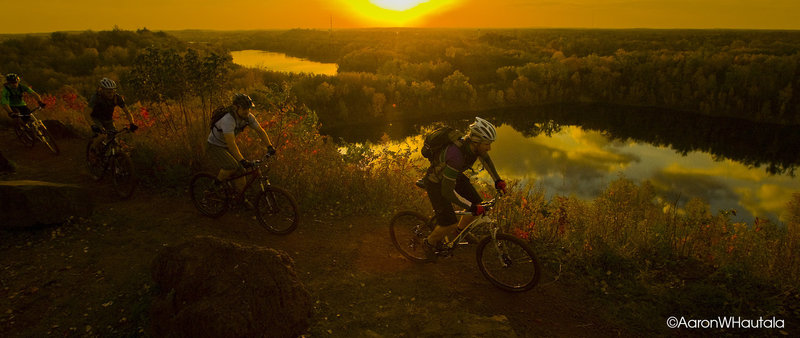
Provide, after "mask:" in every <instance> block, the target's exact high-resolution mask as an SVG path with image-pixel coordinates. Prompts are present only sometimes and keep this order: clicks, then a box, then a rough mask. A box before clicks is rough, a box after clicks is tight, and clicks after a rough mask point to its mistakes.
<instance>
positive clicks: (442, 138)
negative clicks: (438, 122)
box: [421, 117, 506, 259]
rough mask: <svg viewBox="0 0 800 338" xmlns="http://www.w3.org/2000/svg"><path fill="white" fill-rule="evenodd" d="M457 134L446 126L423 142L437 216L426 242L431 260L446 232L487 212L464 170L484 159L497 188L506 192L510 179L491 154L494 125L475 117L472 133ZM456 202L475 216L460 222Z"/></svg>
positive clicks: (427, 179)
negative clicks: (499, 168) (507, 179)
mask: <svg viewBox="0 0 800 338" xmlns="http://www.w3.org/2000/svg"><path fill="white" fill-rule="evenodd" d="M457 135H459V133H458V132H454V131H453V130H452V129H446V128H442V129H439V130H437V131H435V132H433V133H432V134H431V135H429V136H428V137H427V138H426V140H425V143H426V144H425V145H423V156H425V157H428V158H429V160H431V166H430V168H428V170H427V172H426V175H425V177H424V178H423V179H422V182H421V183H422V185H423V186H424V188H425V190H426V191H427V192H428V198H429V199H430V201H431V205H432V206H433V209H434V211H435V213H436V218H437V226H436V228H435V229H434V230H433V232H431V234H430V235H429V236H428V238H426V239H425V240H424V241H423V245H424V249H425V253H426V255H427V256H428V258H431V259H435V258H436V256H435V251H436V247H437V246H438V245H440V244H441V242H442V240H443V239H444V236H445V235H447V234H449V233H453V232H455V230H458V231H461V230H462V229H463V228H464V227H466V226H467V225H468V224H469V223H470V222H472V220H473V219H474V218H475V216H479V215H481V214H483V213H484V209H483V206H482V205H481V204H480V203H481V202H483V200H482V199H481V197H480V195H479V194H478V192H477V191H476V190H475V187H473V186H472V184H471V183H470V181H469V178H467V176H466V175H464V171H466V170H467V169H469V168H471V167H472V165H473V164H474V163H475V161H476V160H480V161H481V163H483V166H484V168H486V169H487V171H488V172H489V175H490V176H491V177H492V179H493V180H494V182H495V188H496V189H498V190H501V191H503V192H505V190H506V182H505V181H503V180H502V179H500V175H498V174H497V170H496V169H495V167H494V164H493V163H492V160H491V158H490V157H489V151H490V150H491V149H492V142H494V140H495V138H496V136H497V131H496V130H495V127H494V125H492V124H491V123H489V121H486V120H484V119H482V118H480V117H475V122H474V123H472V124H470V125H469V132H468V133H467V134H466V135H464V136H463V137H457ZM454 204H455V205H457V206H459V207H461V208H464V209H467V210H469V211H470V212H471V213H472V216H462V217H461V220H460V221H459V220H458V219H457V217H456V214H455V210H454V209H453V205H454Z"/></svg>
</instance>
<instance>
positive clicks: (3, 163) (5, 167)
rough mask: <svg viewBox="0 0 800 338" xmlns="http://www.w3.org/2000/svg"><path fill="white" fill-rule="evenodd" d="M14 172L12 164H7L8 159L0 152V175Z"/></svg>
mask: <svg viewBox="0 0 800 338" xmlns="http://www.w3.org/2000/svg"><path fill="white" fill-rule="evenodd" d="M14 170H16V168H14V164H13V163H11V162H9V161H8V159H7V158H6V157H5V156H3V152H2V151H0V173H9V172H13V171H14Z"/></svg>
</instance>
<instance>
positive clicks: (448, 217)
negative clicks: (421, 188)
mask: <svg viewBox="0 0 800 338" xmlns="http://www.w3.org/2000/svg"><path fill="white" fill-rule="evenodd" d="M426 180H427V178H426ZM425 183H426V186H425V190H427V191H428V198H429V199H430V200H431V205H432V206H433V210H434V212H435V213H436V221H437V223H438V224H439V225H441V226H449V225H453V224H456V223H457V222H458V217H457V216H456V212H455V209H453V204H452V203H451V202H450V201H448V200H447V199H445V198H444V196H442V183H441V182H439V183H433V182H431V181H430V180H428V181H427V182H425ZM455 190H456V194H458V195H459V196H461V197H464V198H466V199H467V200H468V201H470V202H472V203H480V202H483V199H481V195H480V194H478V191H477V190H475V187H474V186H472V183H470V181H469V178H467V176H466V175H464V174H463V173H459V174H458V176H456V188H455Z"/></svg>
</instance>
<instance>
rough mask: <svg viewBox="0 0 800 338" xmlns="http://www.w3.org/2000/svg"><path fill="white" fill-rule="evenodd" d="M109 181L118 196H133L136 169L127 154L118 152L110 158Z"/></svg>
mask: <svg viewBox="0 0 800 338" xmlns="http://www.w3.org/2000/svg"><path fill="white" fill-rule="evenodd" d="M111 181H112V184H113V185H114V191H116V193H117V195H118V196H119V197H121V198H123V199H128V198H131V196H133V192H134V191H135V190H136V185H137V180H136V171H135V170H134V169H133V161H131V158H130V157H129V156H128V155H127V154H125V153H119V154H117V155H114V157H112V158H111Z"/></svg>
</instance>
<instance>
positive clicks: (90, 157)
mask: <svg viewBox="0 0 800 338" xmlns="http://www.w3.org/2000/svg"><path fill="white" fill-rule="evenodd" d="M92 142H93V141H92V140H90V141H89V143H87V144H86V168H87V169H88V170H89V176H91V177H92V179H93V180H95V181H99V180H101V179H103V175H104V174H105V171H106V170H105V164H104V163H103V155H102V154H98V153H97V152H96V151H92Z"/></svg>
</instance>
